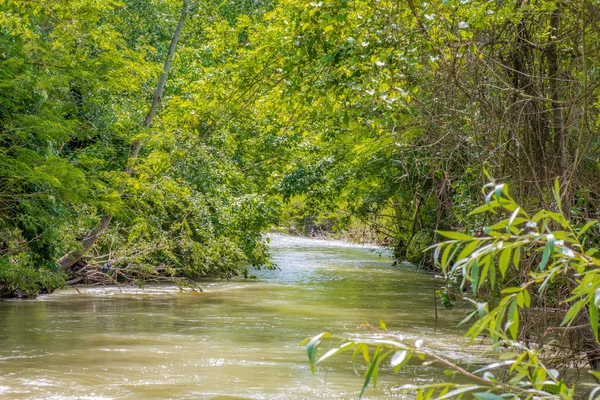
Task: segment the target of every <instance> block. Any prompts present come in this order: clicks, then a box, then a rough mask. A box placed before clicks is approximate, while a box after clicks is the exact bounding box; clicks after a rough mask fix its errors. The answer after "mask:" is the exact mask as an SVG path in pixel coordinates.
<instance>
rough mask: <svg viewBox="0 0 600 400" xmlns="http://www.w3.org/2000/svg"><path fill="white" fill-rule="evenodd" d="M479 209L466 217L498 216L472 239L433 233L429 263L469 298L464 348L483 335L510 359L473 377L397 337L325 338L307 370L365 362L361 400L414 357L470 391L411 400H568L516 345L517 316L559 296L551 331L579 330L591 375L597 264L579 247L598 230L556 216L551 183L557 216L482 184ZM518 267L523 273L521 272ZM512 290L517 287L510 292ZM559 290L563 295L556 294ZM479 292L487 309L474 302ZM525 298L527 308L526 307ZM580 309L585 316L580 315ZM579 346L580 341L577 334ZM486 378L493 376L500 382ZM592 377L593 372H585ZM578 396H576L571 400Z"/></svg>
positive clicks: (559, 384)
mask: <svg viewBox="0 0 600 400" xmlns="http://www.w3.org/2000/svg"><path fill="white" fill-rule="evenodd" d="M484 190H487V192H484V194H485V204H483V205H482V206H481V207H479V208H477V209H475V210H474V211H473V212H472V213H471V215H477V214H480V213H485V212H488V213H491V214H492V215H493V216H498V215H501V214H502V213H504V214H506V218H504V219H500V220H499V221H497V222H495V223H494V224H493V225H491V226H489V227H485V228H484V229H483V234H481V235H468V234H464V233H458V232H443V231H439V232H438V233H439V234H440V235H442V236H444V237H446V238H448V240H447V241H445V242H442V243H439V244H437V245H435V246H433V248H434V249H435V252H434V258H435V261H436V265H438V266H439V267H440V268H441V270H442V271H443V273H444V274H445V275H446V276H447V277H448V279H449V280H451V281H455V282H459V288H458V289H459V290H467V289H470V290H471V292H472V295H473V299H468V300H469V301H471V302H472V303H473V305H474V308H475V309H474V310H473V311H472V312H471V313H470V314H469V315H468V316H467V317H466V318H465V319H464V320H463V321H462V322H461V324H463V323H466V322H468V321H471V320H472V319H473V318H476V320H475V322H473V323H472V325H471V327H470V328H469V330H468V332H467V336H468V337H470V339H471V341H473V340H474V339H475V338H477V337H479V336H480V335H482V334H488V335H489V337H490V338H491V339H492V342H493V345H492V346H493V347H494V348H498V345H499V344H500V343H502V344H503V345H504V346H505V347H507V348H509V349H510V350H509V351H503V352H502V353H501V354H500V356H499V359H498V360H497V361H495V362H493V363H491V364H488V365H486V366H484V367H482V368H479V369H477V370H476V371H473V372H470V371H468V370H466V369H464V368H462V367H461V366H459V365H457V364H456V363H453V362H451V361H449V360H446V359H444V358H443V357H440V356H439V355H437V354H436V353H435V352H433V351H431V350H428V349H427V348H426V347H424V346H423V340H417V341H416V342H415V343H414V344H412V343H409V342H407V341H406V340H403V339H402V338H401V337H398V336H394V335H390V334H388V333H386V332H385V324H383V323H382V329H383V330H379V329H375V328H373V327H371V326H370V325H369V327H371V328H372V329H375V330H376V331H377V333H378V335H377V336H376V337H374V338H370V339H366V340H352V339H347V338H342V337H336V336H333V335H331V334H330V333H329V332H325V333H321V334H320V335H317V336H315V337H313V338H312V339H308V340H307V341H306V342H305V343H307V351H308V358H309V361H310V364H311V368H312V371H313V373H314V371H315V370H314V368H315V366H316V364H318V363H320V362H322V361H324V360H326V359H328V358H330V357H332V356H334V355H337V354H339V353H342V352H346V351H353V356H352V360H353V365H354V363H355V362H356V361H357V360H358V359H359V356H360V355H362V359H363V360H364V361H365V362H366V363H367V368H366V371H365V373H364V383H363V388H362V390H361V393H360V396H362V395H363V394H364V393H365V391H366V389H367V387H368V385H369V383H370V382H373V384H374V385H375V384H376V382H377V376H378V372H379V369H380V367H381V365H383V364H382V363H383V361H384V360H385V359H386V358H388V357H390V368H392V370H393V371H394V372H395V371H398V370H399V369H400V368H402V366H404V365H405V364H406V363H407V362H409V361H410V360H411V358H413V357H414V356H417V357H418V358H419V359H421V360H423V361H426V362H429V363H431V362H433V363H438V364H441V365H443V366H444V367H447V368H448V375H462V376H463V377H466V378H467V379H468V380H470V381H471V382H472V383H471V384H468V385H462V384H457V383H452V382H450V383H441V384H433V385H428V386H422V387H418V388H414V387H404V389H416V390H417V393H418V398H423V399H427V398H433V397H435V398H440V399H446V398H454V397H461V396H462V395H463V394H465V393H470V394H471V395H472V396H474V397H475V398H478V399H501V398H502V399H506V398H513V399H516V398H535V399H554V398H556V399H573V398H575V387H574V386H569V385H567V383H566V382H565V379H564V375H563V376H561V375H562V374H560V373H559V371H558V370H556V369H552V368H549V367H546V365H545V364H544V362H542V354H543V352H544V351H546V349H545V348H544V347H543V346H539V347H538V348H537V349H534V348H533V347H531V346H526V345H524V344H523V343H522V342H519V339H520V338H521V336H520V333H521V332H522V330H523V325H522V323H521V318H522V317H521V316H522V315H524V314H525V313H524V311H525V309H528V308H533V310H532V311H533V312H534V313H535V312H538V313H539V312H541V310H536V309H535V305H536V302H539V299H540V298H543V296H544V295H545V294H546V293H547V291H548V290H550V289H552V290H554V293H555V294H554V295H555V296H556V293H566V295H564V297H562V298H560V299H559V302H558V304H559V305H561V306H564V307H562V308H561V307H557V312H559V313H560V312H562V313H563V314H564V315H562V316H561V318H562V322H561V323H560V326H559V327H557V328H564V329H569V328H571V327H572V328H575V327H576V328H577V329H580V330H581V329H584V330H585V329H587V330H588V331H589V337H593V338H594V339H595V340H593V339H592V340H584V341H583V342H582V343H581V349H580V350H578V349H575V350H574V351H582V352H584V353H585V354H586V355H587V358H588V361H589V364H590V366H592V369H596V366H597V365H598V364H597V360H598V307H599V306H600V278H599V275H598V274H599V272H600V269H599V268H598V267H599V266H600V260H599V259H597V258H595V257H594V255H595V254H596V253H597V251H598V249H597V248H594V247H591V246H587V245H586V240H585V238H586V233H588V232H589V231H590V229H592V228H593V227H594V226H595V225H596V224H597V223H598V222H597V221H590V222H588V223H587V224H585V225H584V226H583V227H581V228H579V229H577V228H575V227H573V226H572V225H571V224H570V222H569V221H568V219H567V218H566V217H565V215H564V214H563V213H562V211H561V197H560V187H559V185H558V182H557V183H556V185H555V187H554V190H553V195H554V200H555V203H556V211H550V210H542V211H539V212H537V213H536V214H534V215H533V216H530V215H529V214H528V213H527V212H526V211H524V210H523V208H522V207H520V206H519V205H518V204H517V203H516V202H515V201H514V200H513V199H512V197H511V196H510V194H509V190H508V186H507V185H504V184H499V185H496V184H494V183H490V184H488V185H486V186H485V187H484ZM522 258H525V259H527V260H532V259H533V260H537V261H536V262H537V266H536V267H535V268H529V269H526V268H527V267H526V266H525V265H524V264H526V263H523V262H522ZM522 264H523V265H522ZM515 283H516V284H515ZM557 287H566V288H568V290H567V291H564V290H563V291H560V290H557V289H556V288H557ZM483 289H485V292H486V293H497V294H498V295H497V296H495V297H494V296H488V297H489V298H490V299H491V300H490V301H488V302H486V301H478V299H481V298H483V297H485V296H484V294H483V293H482V290H483ZM532 298H533V300H532ZM584 310H585V312H584ZM584 337H585V334H584ZM325 340H339V341H340V342H341V344H340V345H338V346H337V347H334V348H333V349H331V350H329V351H328V352H327V353H325V354H324V355H323V356H321V357H320V358H318V359H317V350H318V348H319V346H320V345H321V343H322V342H323V341H325ZM494 371H502V372H503V374H502V378H499V376H500V375H499V374H497V375H494ZM591 372H592V374H593V375H594V377H595V378H600V374H599V373H598V372H597V371H591ZM599 390H600V386H598V387H597V388H596V389H595V390H593V391H592V393H591V394H590V399H592V398H595V397H594V396H595V395H596V393H597V392H598V391H599ZM579 396H581V394H579Z"/></svg>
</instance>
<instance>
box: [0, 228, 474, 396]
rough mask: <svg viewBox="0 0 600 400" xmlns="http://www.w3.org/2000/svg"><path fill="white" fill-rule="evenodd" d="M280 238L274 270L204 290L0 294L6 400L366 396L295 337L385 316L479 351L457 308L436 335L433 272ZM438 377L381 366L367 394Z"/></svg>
mask: <svg viewBox="0 0 600 400" xmlns="http://www.w3.org/2000/svg"><path fill="white" fill-rule="evenodd" d="M271 244H272V252H273V256H274V259H275V262H276V263H277V265H278V266H279V269H278V270H275V271H257V272H256V275H257V278H258V279H257V280H256V281H253V280H235V281H229V282H223V281H218V282H207V283H204V284H203V286H204V288H205V291H204V292H203V293H180V292H178V291H177V288H175V287H165V286H157V287H149V288H146V289H145V290H140V289H133V288H128V289H123V291H122V292H121V291H119V290H118V288H114V287H112V288H93V289H88V288H85V289H84V288H80V291H81V292H82V293H78V292H77V291H75V290H73V289H68V290H64V291H61V292H58V293H56V294H53V295H50V296H45V297H43V298H40V299H38V300H34V301H6V302H0V398H7V399H134V398H145V399H166V398H173V399H207V398H208V399H210V398H212V399H246V398H250V399H290V398H300V399H303V398H307V399H308V398H321V399H334V398H356V395H357V393H358V391H359V390H360V385H361V379H360V378H359V377H357V376H356V375H355V374H354V373H353V372H352V369H351V368H350V360H349V357H340V358H338V359H336V360H333V361H331V362H328V363H325V364H323V366H322V367H321V368H320V369H319V370H318V373H317V377H313V376H312V375H311V373H310V370H309V366H308V363H307V359H306V354H305V351H304V350H303V349H302V348H301V347H299V346H298V345H297V343H298V342H299V341H301V340H302V339H304V338H305V337H307V336H313V335H315V334H317V333H319V332H321V331H323V330H331V331H334V332H336V333H339V334H349V335H354V334H365V333H366V332H365V331H364V329H362V328H360V324H361V322H362V321H364V320H368V321H371V322H374V323H377V321H378V320H379V318H381V319H383V320H385V321H386V322H387V325H388V327H389V328H391V329H394V330H398V331H401V332H402V333H403V334H404V335H405V337H413V336H414V337H417V336H418V337H424V338H426V345H429V346H430V347H434V348H437V349H440V350H441V351H442V352H444V353H445V354H446V355H447V356H449V357H451V358H452V359H454V360H468V359H469V358H470V357H471V356H470V355H469V354H467V353H465V352H464V350H462V349H461V348H462V347H464V340H463V339H462V337H461V333H460V330H457V329H456V328H455V326H456V323H457V321H459V320H460V319H461V317H462V314H461V313H460V312H441V321H440V322H439V324H438V330H437V333H436V334H435V335H433V325H434V317H433V315H434V314H433V287H432V283H431V278H430V277H429V276H427V275H423V274H419V273H417V272H415V271H412V270H410V269H406V268H401V267H392V266H391V259H390V257H389V255H388V254H387V253H385V252H381V251H373V250H371V249H369V248H366V247H362V246H356V245H348V244H344V243H341V242H330V241H321V240H313V239H301V238H290V237H284V236H274V237H273V238H272V243H271ZM439 375H440V371H439V370H436V369H435V367H433V366H428V367H426V366H422V365H419V364H418V363H413V364H411V365H409V366H407V367H406V369H405V370H404V372H402V373H401V374H391V373H390V372H386V371H382V373H381V375H380V380H379V383H378V387H377V389H376V390H370V391H369V392H368V394H369V396H368V397H369V398H390V397H400V394H399V393H398V392H397V391H395V390H394V388H397V387H398V386H400V385H402V384H405V383H413V384H419V383H424V382H432V381H434V380H435V379H441V378H440V377H439ZM442 375H443V374H442Z"/></svg>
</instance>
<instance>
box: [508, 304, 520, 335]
mask: <svg viewBox="0 0 600 400" xmlns="http://www.w3.org/2000/svg"><path fill="white" fill-rule="evenodd" d="M507 319H508V321H509V324H508V331H509V333H510V336H512V338H513V340H517V334H518V333H519V307H518V306H517V301H516V299H515V300H514V301H513V302H512V303H510V307H509V309H508V315H507Z"/></svg>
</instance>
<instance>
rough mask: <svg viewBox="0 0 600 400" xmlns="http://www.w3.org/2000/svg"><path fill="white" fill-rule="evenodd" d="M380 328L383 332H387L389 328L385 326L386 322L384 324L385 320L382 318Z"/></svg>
mask: <svg viewBox="0 0 600 400" xmlns="http://www.w3.org/2000/svg"><path fill="white" fill-rule="evenodd" d="M379 326H380V327H381V330H383V331H385V330H387V326H386V325H385V322H383V320H382V319H381V318H380V319H379Z"/></svg>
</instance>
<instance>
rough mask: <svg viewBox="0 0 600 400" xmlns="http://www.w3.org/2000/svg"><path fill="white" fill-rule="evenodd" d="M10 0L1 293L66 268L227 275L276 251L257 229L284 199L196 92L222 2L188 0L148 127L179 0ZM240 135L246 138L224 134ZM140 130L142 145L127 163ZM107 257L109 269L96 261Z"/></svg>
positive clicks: (83, 272) (3, 42) (85, 277)
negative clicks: (272, 193) (266, 188)
mask: <svg viewBox="0 0 600 400" xmlns="http://www.w3.org/2000/svg"><path fill="white" fill-rule="evenodd" d="M0 5H1V8H0V26H1V27H2V29H1V30H0V48H1V49H2V51H1V53H0V82H1V86H2V91H0V140H1V142H2V144H1V147H0V204H1V206H0V217H1V218H0V231H1V234H0V297H1V296H9V295H33V294H35V293H38V292H41V291H48V290H52V289H54V288H56V287H57V286H60V285H62V284H64V280H65V279H68V278H74V280H75V281H84V282H85V281H92V282H97V281H100V282H102V281H107V282H114V281H115V280H117V281H119V280H131V279H146V280H147V279H160V278H161V277H165V276H166V277H168V276H177V277H192V278H193V277H199V276H203V275H207V274H213V275H214V274H217V275H225V276H230V275H231V274H235V273H237V267H238V266H239V263H240V262H241V261H244V260H247V261H248V262H250V263H252V264H254V265H257V266H259V265H268V264H269V261H268V259H267V250H266V246H265V243H264V242H263V239H262V237H261V233H262V232H264V231H265V230H266V229H267V228H268V227H269V226H270V224H271V221H272V220H273V216H274V212H273V205H274V203H273V201H272V200H270V199H268V198H265V197H264V196H261V193H260V191H259V190H257V184H258V183H259V182H257V181H255V180H253V179H251V178H249V177H248V176H245V175H244V174H243V164H242V162H248V160H251V159H252V155H249V156H245V155H244V154H242V153H243V150H244V141H245V140H248V136H249V134H247V133H244V132H231V131H229V130H227V129H221V130H218V131H215V130H214V129H211V121H210V119H209V118H208V117H206V116H205V114H207V113H208V112H211V113H218V110H215V109H210V106H209V103H210V101H208V99H206V100H207V101H206V103H205V102H196V101H193V100H192V99H191V98H190V97H189V91H190V87H191V84H192V82H194V81H196V80H197V78H198V75H197V73H198V68H201V67H202V65H203V64H209V63H210V62H211V55H210V53H209V52H206V54H203V52H202V51H201V50H200V49H199V47H200V46H201V45H200V44H199V42H200V43H201V42H202V40H204V38H205V35H206V30H208V29H209V27H206V26H203V25H202V24H200V23H199V22H203V19H204V17H206V16H207V15H212V13H213V12H217V13H218V12H219V10H218V9H216V8H214V7H212V6H211V5H210V4H208V3H203V4H201V5H200V4H198V5H196V7H195V8H194V9H193V10H191V13H192V17H191V22H192V23H190V24H189V28H188V29H185V30H184V33H183V36H184V38H183V40H182V43H183V44H182V45H180V48H179V53H180V55H178V57H177V59H176V60H175V64H176V65H178V67H177V68H176V69H175V70H174V71H173V72H172V73H171V81H170V82H169V84H168V85H167V87H168V89H167V92H166V96H165V100H166V101H163V106H162V107H161V110H160V116H159V118H158V121H156V120H155V123H154V126H153V127H152V128H150V129H149V128H145V127H144V126H143V124H142V122H143V120H144V116H145V115H146V113H147V110H148V109H149V107H150V101H149V98H150V96H152V93H153V92H154V87H155V86H156V82H157V80H158V74H159V73H160V69H161V65H162V63H163V60H164V58H165V55H166V51H167V49H168V45H169V42H170V40H171V36H172V35H173V31H174V29H175V26H176V24H177V19H178V17H179V10H180V7H181V4H180V2H178V1H177V2H175V1H173V2H162V1H156V2H146V1H144V2H139V1H126V2H121V1H102V2H95V1H85V0H82V1H66V0H65V1H53V2H35V1H31V2H30V1H26V2H23V1H3V2H1V3H0ZM224 11H227V13H225V14H224V15H231V12H233V11H232V10H224ZM203 23H204V22H203ZM208 23H210V21H208ZM186 28H187V27H186ZM179 53H178V54H179ZM189 58H193V59H194V62H193V63H192V62H188V61H189V60H188V59H189ZM186 68H188V69H186ZM197 95H198V96H200V93H197ZM234 138H235V143H236V144H237V146H238V147H237V148H236V147H233V146H226V145H225V144H226V143H227V142H233V141H234ZM136 140H139V141H141V142H142V143H143V146H142V151H141V153H140V157H139V158H137V159H135V160H133V161H135V165H133V166H132V167H133V173H130V172H128V170H127V168H128V166H129V165H131V160H130V159H129V157H128V153H129V152H130V148H131V146H132V143H134V142H135V141H136ZM250 140H251V138H250ZM102 215H111V216H114V218H113V220H112V223H111V224H110V226H109V227H108V230H107V231H106V232H102V233H103V234H102V235H101V236H100V238H99V241H98V242H97V243H96V244H95V246H94V247H93V249H92V250H91V251H89V252H88V253H87V254H85V259H83V260H82V261H81V262H80V263H78V264H77V265H76V267H75V268H74V269H73V270H68V271H64V272H63V271H62V270H61V268H59V267H58V266H57V264H56V261H57V260H58V259H59V258H60V257H61V256H62V255H64V254H65V253H66V252H67V251H69V250H73V249H75V250H76V249H78V248H80V246H81V245H80V244H79V241H80V240H81V239H82V238H83V237H85V236H86V235H87V234H88V233H89V232H91V231H92V229H93V228H94V226H96V225H97V224H98V221H99V219H100V216H102ZM109 259H110V261H111V262H112V265H113V267H114V268H113V270H112V271H111V274H110V276H109V275H106V274H100V273H99V271H98V270H99V267H101V266H102V265H104V264H105V263H106V262H107V261H109Z"/></svg>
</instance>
